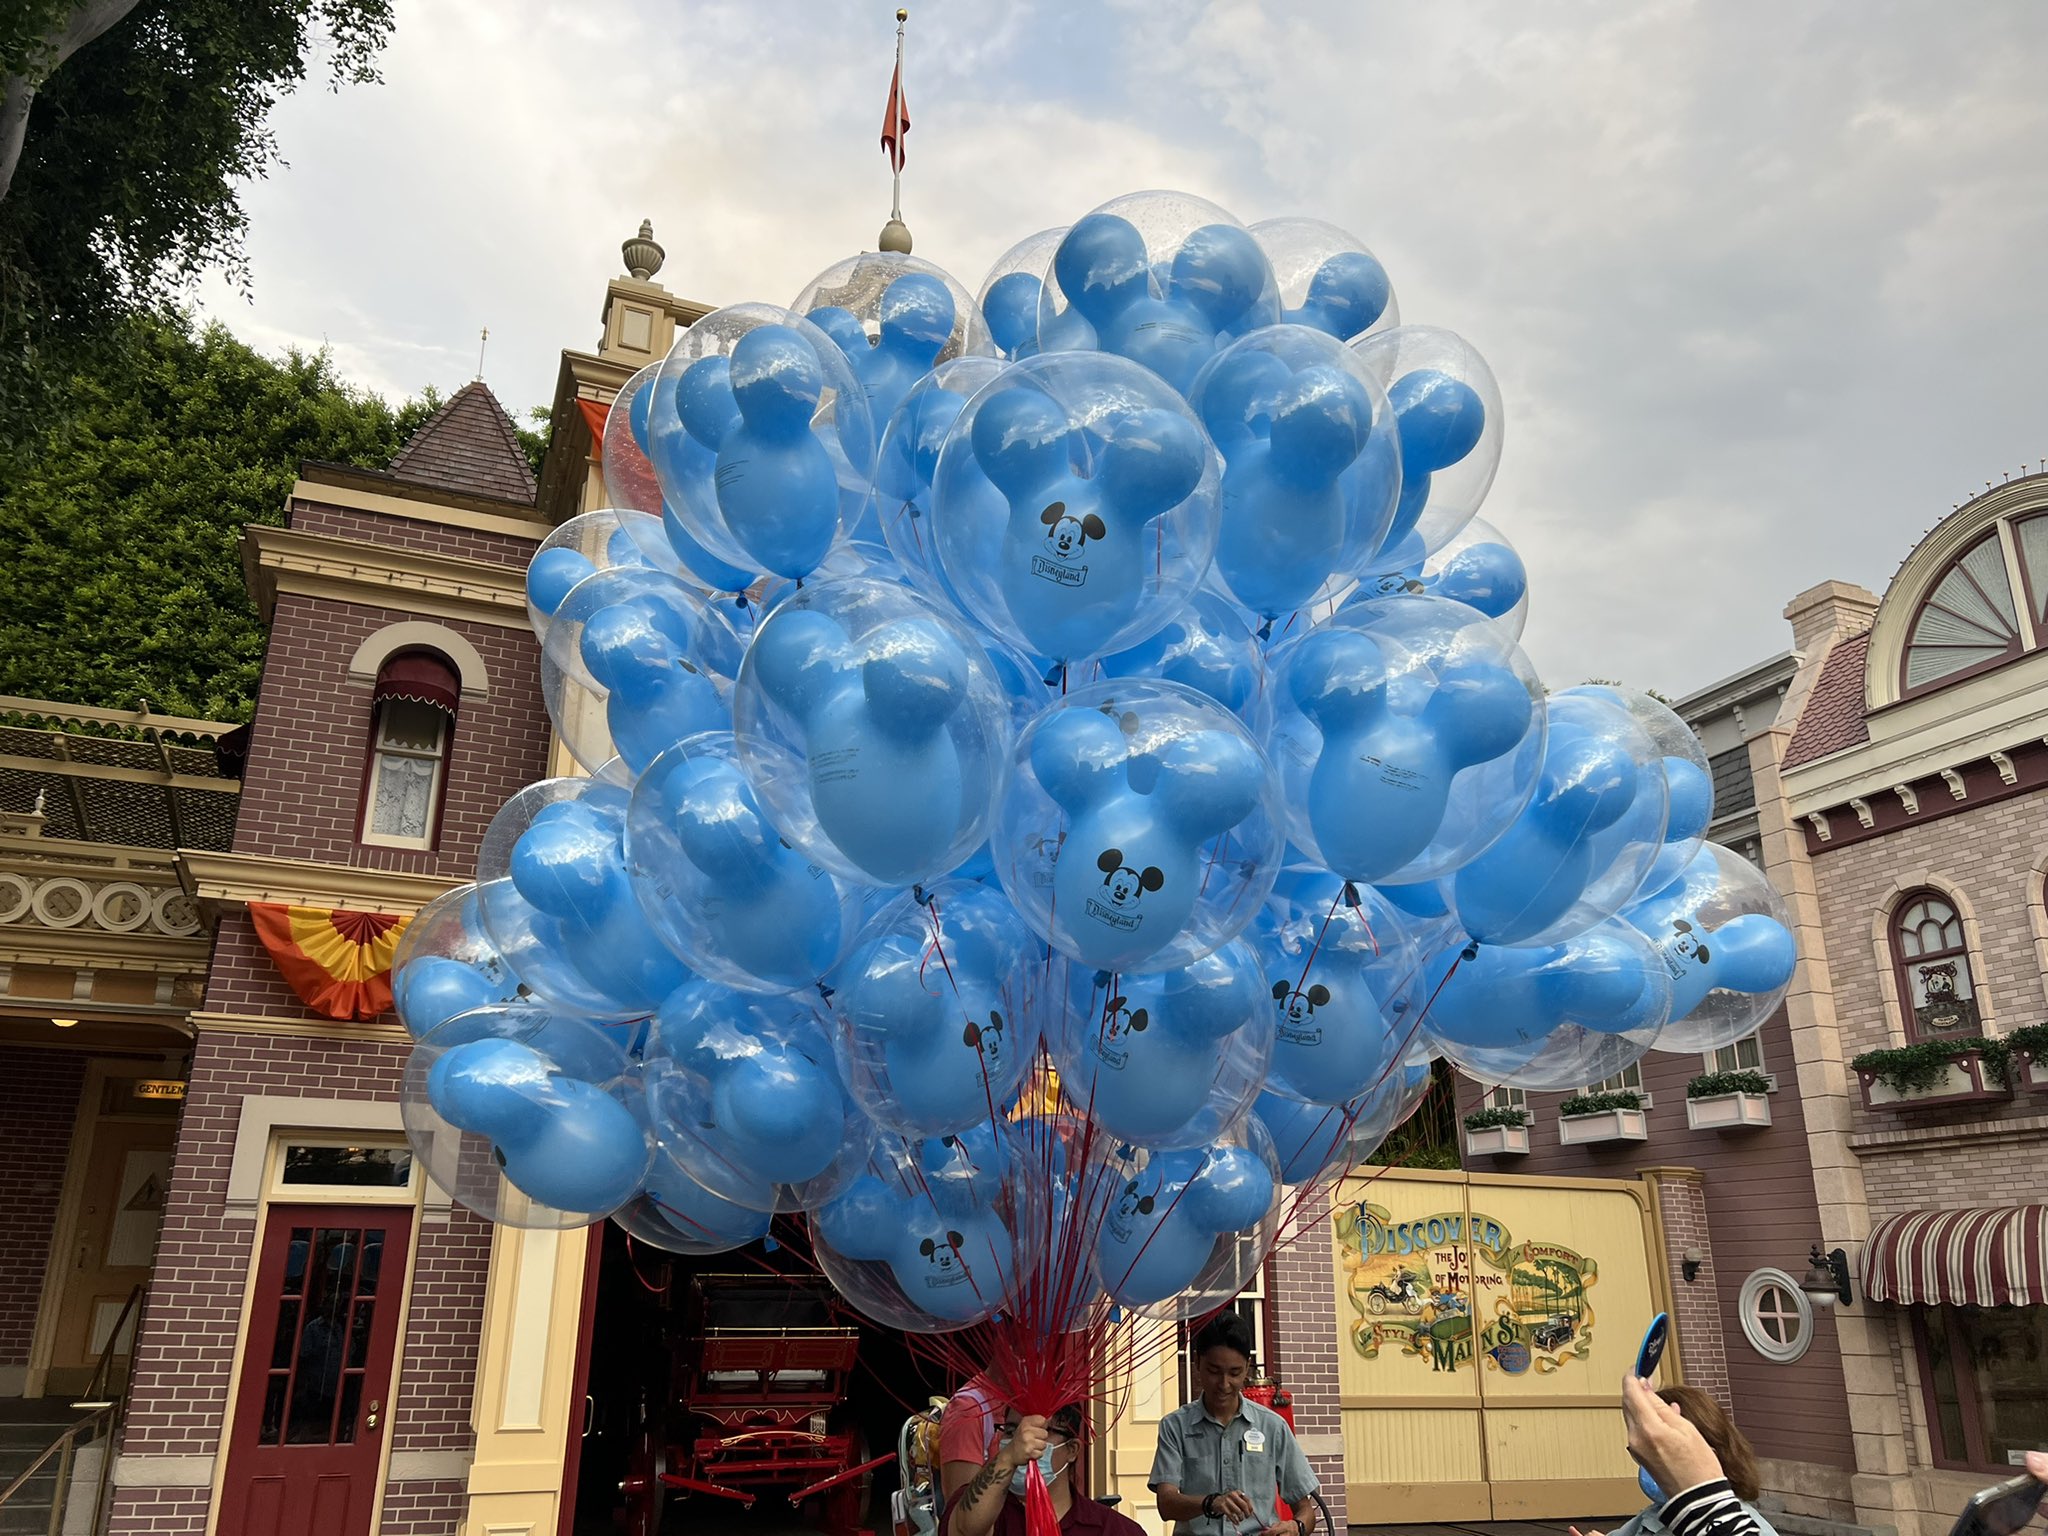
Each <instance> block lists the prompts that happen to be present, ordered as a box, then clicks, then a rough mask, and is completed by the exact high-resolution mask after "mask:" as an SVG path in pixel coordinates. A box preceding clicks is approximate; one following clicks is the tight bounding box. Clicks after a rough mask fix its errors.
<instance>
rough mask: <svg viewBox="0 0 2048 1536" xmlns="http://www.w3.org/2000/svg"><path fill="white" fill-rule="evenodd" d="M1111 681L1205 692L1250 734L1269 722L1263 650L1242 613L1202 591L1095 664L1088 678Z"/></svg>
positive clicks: (1259, 731) (1258, 732)
mask: <svg viewBox="0 0 2048 1536" xmlns="http://www.w3.org/2000/svg"><path fill="white" fill-rule="evenodd" d="M1114 677H1127V678H1144V677H1154V678H1158V679H1159V680H1160V681H1162V682H1168V683H1180V684H1182V685H1183V686H1185V687H1188V688H1192V689H1194V690H1195V691H1196V692H1197V693H1203V694H1207V695H1208V696H1209V697H1210V698H1212V699H1214V700H1215V701H1216V702H1217V703H1218V704H1221V705H1222V706H1223V707H1224V708H1225V709H1227V710H1229V711H1230V712H1231V713H1232V714H1234V715H1236V716H1237V717H1238V718H1239V719H1240V720H1242V721H1244V723H1245V724H1246V725H1247V726H1249V727H1250V728H1251V730H1252V733H1253V734H1254V735H1263V734H1264V733H1265V730H1266V727H1267V725H1268V723H1269V716H1270V703H1269V699H1268V694H1267V682H1266V651H1265V647H1264V646H1262V645H1260V644H1259V641H1258V637H1257V636H1256V635H1255V634H1254V633H1253V629H1252V626H1251V624H1249V623H1248V622H1246V619H1245V616H1244V611H1243V610H1242V609H1241V608H1239V607H1238V606H1237V604H1235V603H1233V602H1231V601H1230V599H1229V598H1227V597H1225V596H1223V595H1222V594H1221V593H1220V592H1212V591H1210V590H1209V589H1208V588H1207V587H1204V588H1202V589H1201V590H1200V591H1198V592H1196V593H1195V595H1194V598H1193V600H1192V601H1191V602H1189V604H1188V605H1187V607H1185V608H1183V609H1182V610H1181V611H1180V612H1179V613H1178V614H1176V615H1174V617H1173V618H1171V619H1169V620H1168V621H1167V622H1166V623H1165V624H1164V625H1163V626H1162V627H1161V628H1160V629H1159V630H1157V631H1156V632H1155V633H1154V634H1153V635H1152V636H1151V637H1150V638H1149V639H1146V640H1143V641H1140V642H1139V643H1138V644H1137V645H1134V646H1132V647H1131V648H1130V649H1129V650H1127V651H1118V652H1117V653H1116V654H1115V655H1114V656H1105V657H1103V658H1102V659H1101V660H1100V661H1098V662H1096V663H1094V664H1093V666H1091V667H1090V668H1089V676H1088V679H1087V680H1088V681H1091V682H1095V681H1100V680H1101V679H1103V678H1114Z"/></svg>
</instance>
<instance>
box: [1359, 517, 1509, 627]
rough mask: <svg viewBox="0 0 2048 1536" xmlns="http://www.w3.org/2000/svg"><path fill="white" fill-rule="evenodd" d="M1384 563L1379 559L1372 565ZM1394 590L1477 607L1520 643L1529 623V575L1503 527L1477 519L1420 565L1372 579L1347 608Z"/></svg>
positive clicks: (1361, 586) (1383, 572)
mask: <svg viewBox="0 0 2048 1536" xmlns="http://www.w3.org/2000/svg"><path fill="white" fill-rule="evenodd" d="M1373 564H1374V565H1376V566H1377V565H1379V562H1378V561H1374V562H1373ZM1395 592H1420V593H1424V594H1426V595H1428V596H1431V597H1445V598H1449V599H1450V600H1451V601H1452V602H1454V603H1463V604H1464V605H1465V606H1466V607H1468V608H1477V609H1478V610H1479V611H1480V612H1481V613H1483V614H1485V615H1486V616H1487V617H1488V618H1489V619H1492V620H1493V621H1494V622H1495V623H1496V624H1498V625H1500V627H1501V628H1503V629H1505V630H1506V631H1507V632H1508V635H1509V637H1510V638H1511V639H1514V640H1518V641H1519V640H1520V639H1521V638H1522V631H1523V629H1524V628H1526V627H1527V625H1528V622H1529V572H1528V569H1527V568H1526V567H1525V566H1524V565H1523V564H1522V557H1521V556H1520V555H1518V554H1516V553H1515V548H1514V546H1513V545H1512V544H1510V543H1509V542H1508V541H1507V539H1506V537H1505V536H1503V535H1502V534H1501V532H1500V530H1499V529H1497V528H1495V527H1494V526H1493V524H1491V523H1489V522H1488V521H1486V519H1485V518H1483V517H1475V518H1473V519H1472V520H1471V521H1470V522H1468V523H1467V524H1466V525H1465V526H1464V527H1463V528H1461V529H1459V530H1458V532H1457V534H1456V535H1455V536H1454V537H1453V538H1452V539H1451V540H1450V541H1449V542H1448V543H1446V544H1445V545H1444V546H1443V547H1442V548H1440V549H1437V550H1435V551H1433V552H1432V553H1431V554H1430V555H1429V556H1428V557H1427V558H1426V559H1424V560H1423V561H1422V562H1421V563H1420V564H1416V565H1410V566H1408V567H1406V568H1404V569H1402V570H1386V569H1384V568H1382V569H1381V570H1380V571H1379V572H1378V573H1377V574H1374V575H1370V576H1367V577H1366V578H1364V579H1363V580H1361V581H1360V582H1359V584H1358V587H1357V589H1356V591H1355V592H1354V593H1353V594H1352V595H1351V596H1350V597H1349V598H1348V599H1347V600H1346V606H1351V605H1353V604H1356V603H1361V602H1370V601H1371V600H1372V599H1374V598H1376V597H1386V596H1388V595H1390V594H1392V593H1395Z"/></svg>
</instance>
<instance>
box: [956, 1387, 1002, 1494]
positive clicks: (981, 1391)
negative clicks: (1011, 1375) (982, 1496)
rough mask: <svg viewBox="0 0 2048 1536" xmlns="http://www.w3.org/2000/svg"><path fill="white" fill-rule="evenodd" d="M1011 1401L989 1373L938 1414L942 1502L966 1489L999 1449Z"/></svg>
mask: <svg viewBox="0 0 2048 1536" xmlns="http://www.w3.org/2000/svg"><path fill="white" fill-rule="evenodd" d="M1008 1412H1009V1404H1007V1403H1005V1402H1004V1401H1003V1400H1002V1399H1001V1398H999V1397H998V1396H996V1389H995V1388H994V1387H993V1386H991V1385H990V1384H989V1379H988V1378H987V1377H986V1376H976V1377H974V1378H973V1379H971V1380H970V1381H969V1382H968V1383H967V1385H966V1386H964V1387H962V1388H961V1389H960V1390H959V1391H958V1392H955V1393H954V1394H953V1395H952V1397H951V1398H949V1399H947V1402H946V1410H945V1412H944V1413H942V1414H940V1415H939V1503H940V1505H941V1507H943V1506H944V1505H945V1503H946V1501H947V1500H949V1499H951V1498H952V1497H953V1495H954V1494H956V1493H958V1492H959V1491H960V1490H961V1489H962V1488H965V1487H966V1486H967V1485H968V1483H969V1482H971V1481H972V1480H973V1478H974V1474H975V1473H977V1472H979V1471H980V1470H981V1469H982V1466H983V1464H984V1463H986V1462H987V1460H988V1458H989V1453H990V1452H991V1451H993V1450H994V1449H995V1448H996V1440H997V1437H998V1431H999V1430H1000V1429H1001V1428H1002V1424H1003V1416H1004V1415H1005V1414H1006V1413H1008Z"/></svg>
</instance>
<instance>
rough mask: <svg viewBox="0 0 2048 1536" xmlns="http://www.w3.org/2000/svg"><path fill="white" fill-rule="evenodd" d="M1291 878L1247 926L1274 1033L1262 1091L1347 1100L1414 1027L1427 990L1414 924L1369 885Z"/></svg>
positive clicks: (1385, 1065) (1398, 1052)
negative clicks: (1286, 887) (1285, 890)
mask: <svg viewBox="0 0 2048 1536" xmlns="http://www.w3.org/2000/svg"><path fill="white" fill-rule="evenodd" d="M1291 884H1292V887H1293V888H1292V889H1291V890H1290V891H1289V892H1288V893H1287V895H1286V897H1285V898H1284V899H1283V898H1282V897H1280V896H1279V895H1278V894H1276V895H1275V898H1274V900H1273V901H1272V902H1270V903H1269V904H1268V905H1267V908H1266V911H1265V912H1264V913H1263V914H1261V917H1260V921H1259V922H1258V924H1257V925H1256V926H1255V927H1254V929H1253V935H1254V940H1255V942H1256V944H1257V947H1258V955H1259V961H1260V979H1259V994H1260V997H1261V1000H1262V1004H1263V1007H1264V1009H1265V1010H1266V1012H1267V1016H1268V1018H1269V1019H1271V1020H1273V1021H1274V1029H1275V1032H1276V1033H1275V1040H1274V1045H1273V1062H1272V1068H1271V1070H1270V1071H1269V1072H1268V1074H1267V1078H1266V1088H1267V1090H1268V1091H1269V1092H1271V1093H1276V1094H1279V1095H1281V1096H1282V1097H1284V1098H1294V1099H1303V1100H1307V1101H1309V1102H1312V1103H1317V1104H1324V1105H1342V1104H1347V1103H1349V1102H1350V1101H1352V1100H1353V1099H1356V1098H1357V1097H1358V1096H1359V1095H1361V1094H1363V1093H1366V1092H1368V1091H1370V1090H1371V1089H1372V1088H1373V1087H1375V1086H1376V1085H1377V1084H1378V1083H1379V1082H1380V1081H1381V1080H1382V1079H1384V1078H1385V1077H1386V1075H1387V1074H1388V1072H1389V1071H1391V1070H1392V1069H1393V1066H1394V1064H1395V1062H1397V1061H1398V1060H1399V1059H1400V1058H1401V1056H1402V1055H1403V1054H1404V1052H1405V1051H1406V1050H1407V1049H1408V1046H1409V1042H1410V1041H1411V1039H1412V1038H1413V1037H1414V1035H1415V1033H1416V1030H1417V1028H1418V1027H1419V1026H1418V1021H1419V1019H1420V1018H1421V1015H1422V1009H1423V1004H1424V1003H1425V1002H1426V1001H1427V996H1428V994H1427V992H1426V991H1425V990H1424V988H1423V971H1422V953H1421V950H1420V948H1419V946H1418V944H1417V942H1416V940H1415V938H1414V936H1413V933H1412V931H1411V930H1412V929H1413V928H1415V927H1417V926H1419V924H1418V923H1417V920H1416V919H1413V918H1409V917H1406V916H1405V915H1404V914H1402V913H1401V912H1399V911H1397V910H1396V909H1395V908H1394V907H1393V905H1392V904H1391V903H1390V902H1388V901H1387V899H1386V898H1385V897H1384V896H1382V895H1381V894H1380V893H1379V892H1378V891H1377V890H1375V889H1374V888H1373V887H1371V886H1357V885H1347V883H1346V882H1344V881H1342V880H1339V879H1337V878H1336V877H1335V876H1334V875H1317V876H1314V877H1312V878H1310V879H1307V880H1303V881H1299V882H1292V883H1291Z"/></svg>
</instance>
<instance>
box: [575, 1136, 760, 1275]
mask: <svg viewBox="0 0 2048 1536" xmlns="http://www.w3.org/2000/svg"><path fill="white" fill-rule="evenodd" d="M774 1219H775V1218H774V1214H773V1213H772V1212H771V1211H769V1210H767V1209H765V1208H755V1207H751V1206H746V1205H741V1204H739V1203H737V1202H735V1201H732V1200H728V1199H726V1198H725V1197H724V1196H723V1195H719V1194H714V1193H713V1192H712V1191H711V1190H708V1189H706V1188H705V1187H704V1186H703V1185H702V1184H700V1183H698V1182H697V1181H696V1180H695V1179H693V1178H691V1177H690V1173H689V1170H688V1169H686V1168H685V1167H684V1166H683V1165H682V1164H681V1163H680V1162H678V1161H677V1160H676V1159H675V1158H673V1157H671V1156H670V1155H669V1154H668V1153H667V1152H665V1151H661V1150H657V1151H656V1152H655V1156H654V1165H653V1167H652V1168H650V1169H649V1170H648V1173H647V1181H646V1185H645V1187H644V1188H643V1190H642V1191H641V1194H640V1198H639V1199H637V1200H633V1201H630V1202H629V1203H627V1204H626V1205H624V1206H621V1207H620V1208H619V1209H618V1210H616V1211H613V1212H612V1220H613V1221H615V1222H617V1223H618V1224H619V1225H620V1226H621V1227H623V1228H625V1230H626V1231H627V1232H629V1233H631V1234H632V1235H633V1238H634V1240H635V1241H637V1242H642V1243H647V1244H650V1245H651V1246H653V1247H656V1248H661V1249H664V1250H666V1251H667V1252H669V1253H687V1254H710V1253H730V1252H731V1251H732V1250H733V1249H735V1248H744V1247H745V1246H746V1245H747V1244H749V1243H754V1242H759V1241H760V1240H761V1239H762V1238H764V1237H766V1236H767V1235H768V1229H769V1227H770V1225H771V1224H772V1223H773V1222H774Z"/></svg>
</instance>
